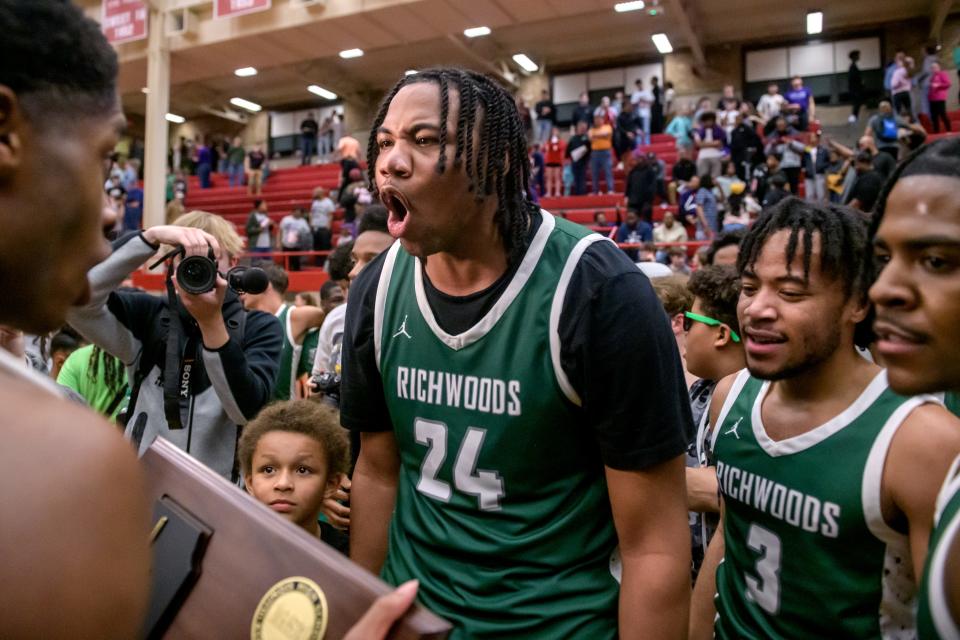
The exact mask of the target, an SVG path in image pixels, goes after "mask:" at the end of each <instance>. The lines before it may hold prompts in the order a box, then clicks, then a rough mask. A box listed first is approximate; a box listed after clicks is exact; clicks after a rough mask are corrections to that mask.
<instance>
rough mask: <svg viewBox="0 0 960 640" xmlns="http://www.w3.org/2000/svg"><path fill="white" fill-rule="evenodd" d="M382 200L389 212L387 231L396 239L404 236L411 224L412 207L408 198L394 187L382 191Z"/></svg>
mask: <svg viewBox="0 0 960 640" xmlns="http://www.w3.org/2000/svg"><path fill="white" fill-rule="evenodd" d="M380 200H381V201H383V204H384V206H385V207H386V208H387V211H389V213H390V215H389V218H388V219H387V229H388V230H389V231H390V235H392V236H393V237H394V238H400V237H401V236H403V233H404V231H405V230H406V228H407V224H408V222H409V217H408V214H409V213H410V206H409V204H408V203H407V200H406V198H405V197H404V196H403V194H402V193H400V192H399V191H398V190H397V189H395V188H393V187H384V188H382V189H381V190H380Z"/></svg>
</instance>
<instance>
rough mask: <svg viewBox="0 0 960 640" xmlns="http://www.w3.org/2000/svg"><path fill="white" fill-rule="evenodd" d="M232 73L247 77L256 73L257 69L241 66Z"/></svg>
mask: <svg viewBox="0 0 960 640" xmlns="http://www.w3.org/2000/svg"><path fill="white" fill-rule="evenodd" d="M233 75H235V76H240V77H241V78H249V77H250V76H255V75H257V70H256V69H254V68H253V67H241V68H239V69H237V70H235V71H234V72H233Z"/></svg>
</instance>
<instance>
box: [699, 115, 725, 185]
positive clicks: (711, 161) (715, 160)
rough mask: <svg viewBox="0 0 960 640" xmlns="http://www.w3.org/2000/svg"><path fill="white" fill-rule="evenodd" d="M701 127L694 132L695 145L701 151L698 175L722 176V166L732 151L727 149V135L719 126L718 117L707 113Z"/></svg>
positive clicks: (701, 119) (701, 120)
mask: <svg viewBox="0 0 960 640" xmlns="http://www.w3.org/2000/svg"><path fill="white" fill-rule="evenodd" d="M700 122H701V126H700V127H699V128H698V129H696V130H694V132H693V144H694V146H696V148H697V149H699V151H700V153H699V154H698V155H697V173H698V174H700V175H703V174H705V173H708V174H710V175H711V176H714V177H716V176H719V175H720V165H721V164H722V163H723V160H724V158H726V157H727V156H728V155H729V153H730V151H729V149H728V148H727V133H726V132H725V131H724V130H723V127H721V126H719V125H717V115H716V113H714V112H713V111H707V112H705V113H704V114H703V115H702V116H700Z"/></svg>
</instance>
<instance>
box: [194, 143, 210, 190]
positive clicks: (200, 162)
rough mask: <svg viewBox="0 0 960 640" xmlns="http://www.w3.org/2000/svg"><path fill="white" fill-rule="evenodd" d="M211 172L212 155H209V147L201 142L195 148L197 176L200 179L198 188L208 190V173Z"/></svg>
mask: <svg viewBox="0 0 960 640" xmlns="http://www.w3.org/2000/svg"><path fill="white" fill-rule="evenodd" d="M212 170H213V154H212V153H210V147H208V146H207V143H206V142H201V143H200V146H199V147H197V175H198V176H199V177H200V188H201V189H209V188H210V186H211V184H210V172H211V171H212Z"/></svg>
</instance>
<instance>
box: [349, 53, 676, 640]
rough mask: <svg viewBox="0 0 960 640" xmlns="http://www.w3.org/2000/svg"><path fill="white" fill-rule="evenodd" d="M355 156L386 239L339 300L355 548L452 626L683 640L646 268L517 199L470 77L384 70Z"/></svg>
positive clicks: (512, 155) (478, 634)
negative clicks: (391, 75) (342, 303)
mask: <svg viewBox="0 0 960 640" xmlns="http://www.w3.org/2000/svg"><path fill="white" fill-rule="evenodd" d="M368 161H369V167H370V178H371V183H375V184H376V187H377V189H378V190H379V194H380V198H381V200H382V201H383V202H384V204H385V205H386V206H387V208H388V209H389V211H390V215H389V221H388V226H389V229H390V233H391V234H392V235H393V236H394V237H395V238H398V239H399V242H398V243H396V244H394V245H393V247H392V248H391V249H390V250H389V251H387V252H386V253H385V254H382V255H381V256H380V257H378V258H377V259H376V260H374V261H373V262H371V263H370V264H369V265H368V266H367V268H366V269H364V271H363V272H362V273H361V274H360V275H359V276H358V277H357V279H356V281H355V283H354V284H353V286H352V287H351V292H350V301H349V307H348V309H347V318H346V325H345V333H344V341H343V344H344V351H343V387H342V404H341V408H342V421H343V423H344V425H345V426H347V427H349V428H351V429H353V430H356V431H360V432H362V440H361V447H360V458H359V461H358V463H357V467H356V471H355V474H354V478H353V490H352V493H351V502H352V514H351V515H352V524H351V545H350V546H351V553H352V557H353V558H354V559H355V560H356V561H358V562H359V563H360V564H362V565H364V566H366V567H368V568H369V569H371V570H372V571H380V572H381V573H382V575H383V577H384V578H385V579H386V580H387V581H388V582H392V583H394V584H399V583H401V582H403V581H404V580H408V579H411V578H416V579H419V581H420V594H419V597H420V599H421V600H422V602H423V603H424V604H425V605H426V606H427V607H429V608H430V609H431V610H433V611H435V612H437V613H438V614H440V615H442V616H444V617H446V618H447V619H448V620H451V621H452V622H453V623H454V625H455V631H454V634H453V636H452V637H454V638H468V637H469V638H508V637H509V638H517V637H537V638H592V639H593V638H597V639H599V638H614V637H616V636H617V635H618V633H619V636H620V637H622V638H634V637H641V636H643V637H645V638H653V637H658V638H671V639H673V638H678V637H682V636H683V635H684V634H685V631H686V617H687V610H688V603H689V567H690V550H689V544H687V524H686V521H687V516H686V507H685V494H684V479H683V476H684V466H683V457H682V455H681V454H682V453H683V451H684V447H685V442H686V441H687V440H686V439H685V438H686V435H687V434H686V433H685V432H687V431H688V430H689V429H690V428H691V426H692V425H691V424H690V423H691V418H690V413H689V402H687V400H686V391H685V389H684V384H683V374H682V371H681V368H680V362H679V356H678V354H677V351H676V347H675V341H674V338H673V334H672V333H671V331H670V328H669V326H668V323H667V320H666V318H665V317H664V315H663V312H662V311H661V310H660V309H659V307H658V305H659V303H658V301H657V299H656V297H655V295H654V293H653V290H652V288H651V287H650V285H649V282H648V281H647V280H646V278H645V277H644V276H643V275H642V274H641V273H640V272H639V271H638V270H637V269H636V267H635V266H634V265H633V264H632V263H630V261H629V260H627V259H626V257H625V256H624V254H623V253H622V252H621V251H620V250H619V249H617V247H616V246H615V245H613V244H612V243H610V242H607V241H605V240H603V239H602V238H600V237H599V236H598V235H595V234H591V233H589V232H588V231H587V230H585V229H584V228H583V227H580V226H578V225H574V224H569V223H567V222H566V221H565V220H562V219H555V218H554V217H553V216H552V215H550V214H549V213H545V212H541V211H540V210H539V209H537V208H536V207H535V206H533V205H532V204H531V203H530V202H529V200H528V199H527V195H526V194H527V186H528V181H529V162H528V160H527V151H526V144H525V140H524V133H523V126H522V123H521V121H520V119H519V116H518V114H517V110H516V106H515V102H514V100H513V98H512V97H511V96H510V95H509V94H508V93H507V92H506V91H505V90H503V89H502V88H501V87H500V86H499V85H497V84H496V83H495V82H493V81H491V80H489V79H488V78H486V77H484V76H481V75H479V74H475V73H472V72H469V71H461V70H459V69H432V70H426V71H421V72H419V73H417V74H415V75H411V76H408V77H406V78H405V79H403V80H401V81H400V82H399V83H398V84H397V85H396V86H395V87H394V89H393V90H392V91H391V92H390V93H389V94H388V96H387V98H386V99H385V101H384V102H383V105H382V107H381V109H380V112H379V114H378V116H377V118H376V121H375V122H374V126H373V130H372V133H371V143H370V149H369V154H368ZM618 543H619V551H618V552H617V553H614V552H615V550H616V547H617V545H618ZM612 554H613V557H612ZM617 557H619V558H620V560H618V559H617ZM618 578H619V579H620V580H621V584H618V582H617V579H618ZM618 599H619V606H618ZM618 618H619V620H618Z"/></svg>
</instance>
